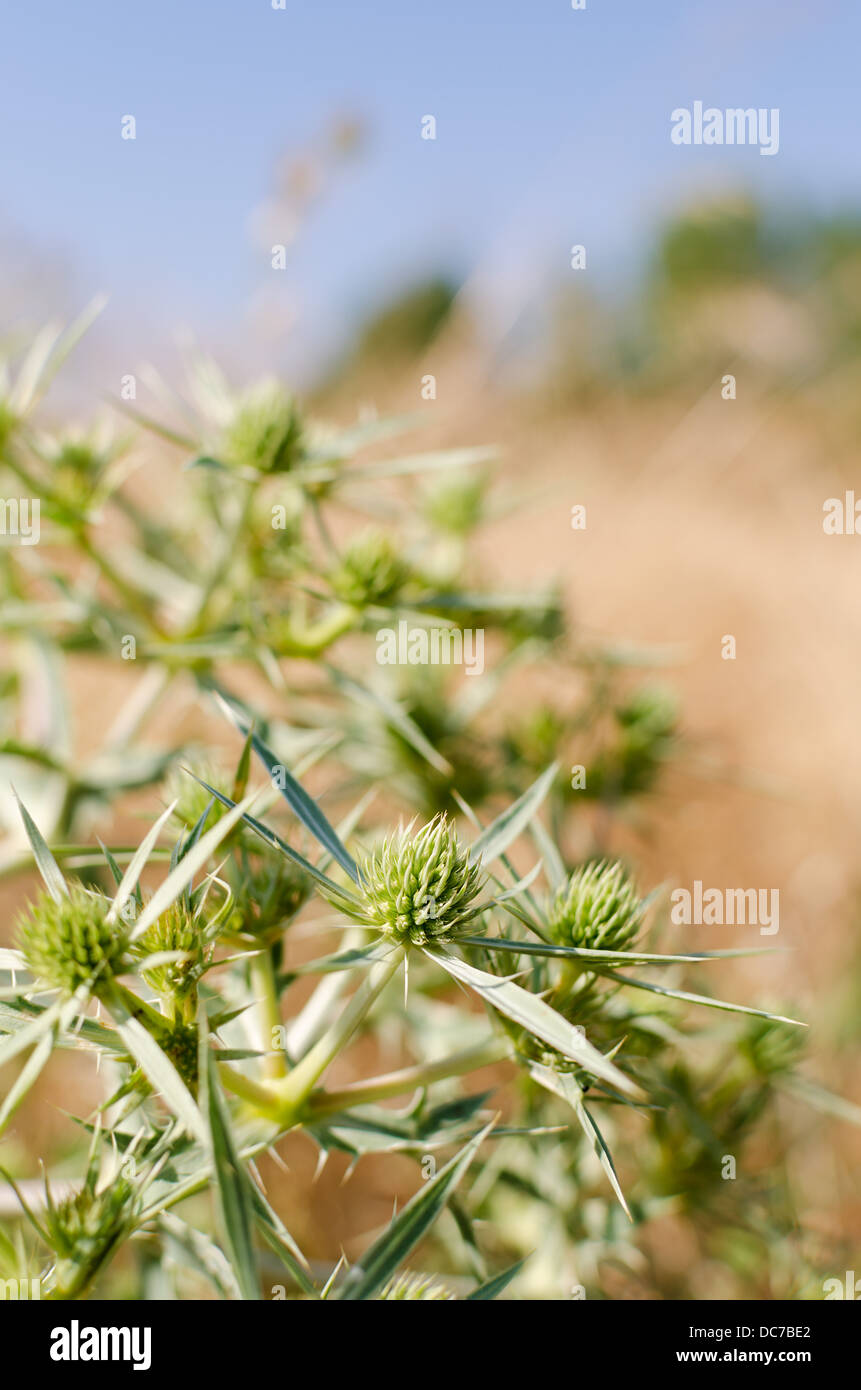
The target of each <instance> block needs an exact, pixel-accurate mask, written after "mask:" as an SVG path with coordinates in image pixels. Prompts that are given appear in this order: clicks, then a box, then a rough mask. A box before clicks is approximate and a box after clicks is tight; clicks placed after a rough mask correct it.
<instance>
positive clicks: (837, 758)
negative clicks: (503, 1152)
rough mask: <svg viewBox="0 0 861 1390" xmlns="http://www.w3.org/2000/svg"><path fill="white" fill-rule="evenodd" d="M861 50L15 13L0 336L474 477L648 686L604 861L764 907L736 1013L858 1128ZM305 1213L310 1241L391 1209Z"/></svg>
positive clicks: (773, 22) (489, 530)
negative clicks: (446, 449) (59, 327)
mask: <svg viewBox="0 0 861 1390" xmlns="http://www.w3.org/2000/svg"><path fill="white" fill-rule="evenodd" d="M859 41H861V12H859V10H858V8H857V7H856V6H854V5H852V4H851V3H848V2H847V3H842V4H841V3H837V2H836V0H821V3H819V4H817V5H815V6H813V5H809V4H806V3H794V0H781V3H778V0H774V2H773V3H772V2H771V0H756V3H751V0H728V3H724V4H722V5H720V6H711V5H705V4H690V3H683V2H682V0H662V3H660V4H657V5H648V4H645V5H644V4H641V3H635V0H618V2H617V3H612V4H611V3H604V0H587V4H586V7H585V9H582V10H574V9H573V8H572V6H571V4H570V3H569V0H537V3H529V4H527V3H517V0H492V2H491V0H472V3H470V4H469V5H462V4H457V3H455V0H435V3H434V4H432V5H423V4H420V3H414V4H412V5H408V6H407V5H403V4H399V3H396V2H395V0H375V3H374V4H373V5H372V6H357V5H354V4H348V3H334V0H320V3H318V4H316V5H314V6H303V5H299V4H297V3H294V0H285V4H284V8H283V9H275V8H273V7H272V5H271V4H270V3H269V0H254V3H247V0H245V2H244V3H239V0H233V3H229V2H228V0H207V3H202V2H201V0H187V3H185V4H183V5H180V6H177V5H175V4H171V3H168V2H167V0H152V3H150V4H148V5H147V6H145V7H131V6H124V7H120V8H117V6H116V5H115V4H109V3H108V0H103V2H102V0H88V3H87V4H86V5H85V6H77V7H71V6H68V5H65V4H61V3H59V0H44V3H42V4H40V5H39V6H37V7H31V8H30V9H26V8H21V9H20V10H19V11H18V13H17V14H16V15H15V18H14V23H9V24H8V25H7V26H6V31H5V34H4V43H3V52H2V55H0V120H2V128H3V131H4V139H3V150H2V156H0V158H2V170H3V178H2V180H0V317H2V333H3V336H4V338H5V339H6V340H7V341H8V342H12V343H14V342H15V341H16V340H18V339H19V338H21V339H24V338H26V337H27V336H28V335H29V334H30V333H31V332H32V331H33V329H34V328H35V327H37V326H38V325H39V324H40V323H42V322H43V321H44V320H45V319H46V318H47V317H50V316H55V315H56V316H60V317H70V316H71V315H73V314H74V313H75V312H77V311H78V310H79V309H80V307H81V306H82V304H83V303H85V302H86V301H87V300H89V299H90V298H91V297H92V296H93V294H94V293H96V292H103V293H104V294H106V295H107V297H108V303H107V307H106V309H105V311H104V313H103V314H102V315H101V317H100V319H99V320H98V322H97V323H96V325H95V327H94V328H93V330H92V332H91V333H90V334H89V335H88V337H87V339H86V340H85V342H84V343H83V344H82V346H81V348H80V350H79V351H78V352H77V353H76V355H75V356H74V357H73V358H72V359H71V361H70V363H69V365H68V367H67V369H66V370H65V371H64V373H63V374H62V376H61V378H60V379H59V380H58V382H57V385H56V387H55V389H54V390H53V391H52V394H51V396H50V397H49V399H48V406H49V410H50V409H54V410H55V411H56V413H57V415H58V417H60V416H62V417H64V418H68V417H69V415H70V413H71V414H72V415H74V414H75V412H77V411H80V412H81V415H82V416H84V415H86V414H87V413H88V412H89V411H90V410H91V409H92V407H94V406H97V405H98V404H99V403H100V402H102V401H103V400H104V399H105V398H106V397H112V396H113V397H115V396H116V395H117V394H118V392H119V389H120V381H121V378H122V377H123V375H124V374H127V373H134V374H136V375H137V376H138V378H139V381H140V383H142V385H141V387H140V389H139V399H138V404H139V405H140V408H141V409H142V410H147V409H148V408H149V405H148V401H147V396H146V381H147V369H146V364H147V363H155V364H156V365H157V367H158V370H159V371H160V372H161V373H162V374H163V375H165V376H168V377H169V376H170V374H171V372H172V370H173V369H174V366H175V364H176V363H178V362H179V360H180V358H181V355H182V352H183V350H184V348H185V347H186V346H187V343H188V341H189V339H193V340H194V341H195V342H196V343H197V344H199V345H200V346H201V347H203V348H204V349H206V350H207V351H210V352H212V354H213V355H214V356H215V357H216V358H217V359H218V360H219V362H220V363H221V365H222V366H223V367H224V368H225V369H226V371H227V373H228V375H230V376H231V377H232V378H233V380H235V381H236V382H238V383H240V384H241V383H242V382H244V381H246V380H248V381H250V380H252V379H253V378H254V377H255V376H257V375H259V374H260V372H261V371H267V372H274V373H277V374H278V375H279V376H281V377H282V378H283V379H285V380H287V381H289V382H290V383H291V384H292V385H294V386H295V387H296V388H297V389H298V390H300V391H301V392H302V393H303V395H304V397H305V398H306V400H308V401H309V402H310V403H311V404H312V405H313V406H314V407H315V408H317V409H319V410H320V411H323V412H324V413H326V414H328V415H330V416H332V417H333V418H335V419H348V418H352V416H354V415H355V411H356V408H357V405H362V404H363V403H367V404H369V405H371V404H372V405H373V406H374V407H375V408H378V409H380V410H381V411H382V410H393V409H395V410H400V409H407V410H412V409H417V410H421V411H423V412H424V413H425V416H426V428H425V430H424V431H423V443H424V444H426V445H427V446H428V447H431V446H432V445H433V444H435V443H436V442H440V443H446V444H448V443H458V444H460V443H464V444H472V443H475V444H481V443H487V442H491V443H497V442H498V443H500V444H501V445H502V446H503V455H502V464H501V470H500V471H501V478H502V481H503V483H504V484H506V485H507V486H508V489H509V496H510V498H511V499H513V505H510V506H509V507H508V508H507V509H504V512H503V514H502V515H500V516H499V517H498V518H497V519H496V520H493V521H492V522H491V524H490V525H489V526H488V527H486V528H485V530H484V531H483V532H482V537H481V541H480V544H481V546H482V556H481V560H482V563H483V564H484V566H485V569H486V570H487V571H489V572H490V573H491V574H496V575H497V576H498V577H500V578H504V579H505V581H506V584H507V585H508V586H509V587H512V588H516V587H517V586H519V585H522V584H525V583H529V584H536V585H546V584H547V583H548V582H550V581H554V580H555V581H557V582H558V583H559V584H560V585H561V586H562V588H563V589H564V591H565V593H566V595H567V597H568V598H569V599H570V603H571V606H572V609H573V612H574V615H575V618H576V620H577V621H578V623H579V625H580V628H581V630H582V631H584V632H585V633H586V634H587V635H593V636H595V637H598V636H600V637H601V638H602V639H609V640H613V641H619V642H630V643H635V644H644V645H649V644H654V645H656V646H658V647H664V648H666V649H667V651H668V652H671V654H672V660H671V665H670V667H669V668H668V669H667V670H666V671H664V672H663V673H662V679H664V680H666V681H668V682H669V683H670V684H671V685H672V686H673V687H674V688H675V690H676V691H677V692H678V695H679V698H680V704H681V708H682V710H683V723H684V728H685V734H686V754H685V756H684V757H683V758H681V759H679V760H678V762H677V763H676V764H675V765H674V766H673V767H672V769H671V770H670V772H669V774H668V775H667V777H666V778H665V780H664V781H663V783H662V784H661V787H660V789H659V790H658V791H657V792H656V793H655V795H654V796H653V798H652V804H651V805H650V808H649V818H648V824H647V826H641V827H637V826H635V827H633V831H632V833H634V834H635V836H636V839H637V850H636V852H637V856H638V859H639V862H640V863H642V864H643V865H644V877H645V879H646V880H647V881H648V882H649V883H655V882H658V881H661V880H664V879H666V880H669V881H672V882H676V883H680V884H682V885H687V886H689V885H690V884H691V883H692V881H693V880H694V879H700V880H702V881H703V882H704V883H706V884H707V885H711V884H714V885H716V886H729V885H738V886H754V885H755V886H758V887H768V888H778V889H779V891H780V904H781V910H780V935H779V937H778V938H777V944H780V945H782V946H787V947H792V948H793V950H792V953H791V954H787V955H786V956H783V957H780V958H779V959H778V960H777V963H776V964H772V965H770V966H769V971H770V973H769V974H768V975H767V976H765V975H764V974H763V967H762V965H761V964H751V965H749V966H748V965H744V964H742V965H739V966H737V967H735V970H736V978H737V990H738V989H740V988H742V987H744V986H745V985H746V986H748V987H750V986H753V987H754V988H755V989H760V990H761V988H762V982H763V980H766V982H767V988H768V989H769V990H773V992H774V995H775V997H781V998H793V999H794V1000H796V1001H797V1004H796V1007H797V1008H799V1009H801V1010H802V1011H803V1016H804V1017H807V1018H809V1019H810V1020H811V1024H812V1025H813V1026H812V1030H811V1049H810V1056H811V1059H812V1069H813V1074H816V1075H818V1077H819V1079H820V1080H821V1081H822V1082H823V1083H824V1084H827V1085H828V1086H829V1087H830V1088H831V1089H833V1090H835V1091H839V1092H840V1093H842V1094H843V1095H845V1096H847V1097H849V1098H850V1099H853V1100H854V1101H855V1102H861V1089H859V1085H858V1081H857V1065H856V1062H857V1054H858V1043H859V1040H861V1022H859V1011H858V1003H859V1000H861V945H859V935H858V925H859V916H861V914H859V906H861V898H859V888H861V882H859V879H861V876H859V873H858V870H857V868H856V863H857V844H858V840H859V829H861V824H859V822H861V791H859V788H861V741H860V740H859V738H858V735H857V706H858V695H859V689H858V685H859V682H858V659H857V652H858V650H859V646H861V588H859V565H861V559H859V548H861V540H858V539H857V538H856V537H854V536H851V535H844V536H832V535H826V534H825V532H824V531H823V526H822V521H823V503H824V502H825V501H826V499H828V498H831V497H842V496H843V494H844V491H845V490H846V489H851V488H853V487H855V486H857V479H858V472H857V466H856V451H857V446H856V440H857V434H858V424H859V413H861V404H859V401H861V393H859V386H861V197H859V188H858V158H857V150H858V137H859V121H858V106H857V102H858V98H857V55H858V51H859ZM697 100H701V101H702V102H703V103H704V105H706V106H709V105H712V106H715V107H718V108H721V109H725V108H728V107H745V108H746V107H755V108H767V109H769V110H771V109H773V108H777V109H778V110H779V113H780V115H779V121H780V125H779V130H780V145H779V150H778V152H777V153H776V154H775V155H773V156H768V157H766V156H763V155H762V154H761V153H760V151H759V149H758V148H757V147H756V146H744V147H739V146H735V147H729V146H710V147H707V146H693V145H692V146H689V147H679V146H676V145H674V144H673V143H672V142H671V140H670V129H671V120H670V117H671V112H672V111H673V110H674V109H676V108H680V107H689V108H690V107H692V105H693V103H694V102H695V101H697ZM128 117H133V118H134V135H135V138H134V139H124V138H123V133H122V132H123V129H126V131H128V129H129V126H128V121H127V118H128ZM428 118H432V120H433V123H435V125H434V124H433V123H431V124H429V123H428ZM124 123H125V124H124ZM423 131H424V132H425V134H427V133H428V131H433V132H434V135H435V138H432V139H430V138H423ZM575 245H576V246H581V247H583V248H585V266H584V267H583V268H581V269H573V268H572V265H571V254H572V247H573V246H575ZM273 248H283V253H284V254H283V269H282V268H274V267H273V254H274V251H273ZM275 258H276V260H278V259H279V257H278V256H277V255H276V257H275ZM279 263H280V262H279ZM727 376H732V377H733V378H734V381H735V396H734V398H732V397H730V398H727V397H726V391H725V378H726V377H727ZM430 377H432V378H433V383H434V384H433V389H432V393H431V392H429V391H428V386H427V383H428V379H429V378H430ZM859 495H861V490H859ZM576 505H582V506H584V507H585V508H586V516H587V525H586V528H585V530H572V527H571V509H572V507H574V506H576ZM728 634H729V635H732V636H733V637H735V639H736V644H737V656H736V659H735V660H732V661H727V660H723V659H722V656H721V647H722V641H723V639H724V637H725V636H726V635H728ZM80 696H81V702H82V708H83V707H86V708H87V709H89V711H90V712H91V713H92V710H93V708H94V704H93V701H94V700H97V699H98V698H99V692H98V690H94V689H93V686H92V683H90V685H88V684H87V679H86V674H85V673H84V674H83V675H82V676H81V686H80ZM688 930H689V931H690V933H691V943H690V944H691V947H692V948H696V947H701V946H702V947H705V948H707V949H716V948H719V947H722V946H734V945H743V944H749V943H748V941H747V940H746V938H745V931H744V929H739V928H732V927H724V928H709V927H692V928H689V929H688ZM802 1119H803V1117H802ZM802 1128H803V1125H801V1126H800V1129H799V1133H798V1134H797V1135H796V1140H797V1143H796V1147H795V1150H794V1152H795V1154H796V1155H797V1162H796V1170H795V1178H796V1180H797V1184H798V1193H797V1196H798V1201H799V1204H800V1206H801V1207H802V1208H803V1209H804V1212H805V1220H806V1222H807V1223H808V1224H809V1226H810V1227H811V1228H812V1229H813V1230H815V1231H816V1232H817V1233H818V1235H819V1236H820V1237H821V1239H822V1241H823V1242H824V1244H825V1246H826V1248H830V1249H833V1250H834V1252H835V1268H834V1272H835V1274H837V1275H838V1276H840V1275H842V1271H843V1269H844V1267H846V1268H853V1265H852V1263H851V1260H852V1258H853V1252H854V1254H855V1257H856V1260H857V1257H858V1256H859V1255H861V1247H859V1237H861V1189H859V1186H858V1183H857V1179H853V1177H852V1176H851V1175H852V1173H853V1171H855V1170H857V1162H858V1158H859V1147H861V1146H859V1143H858V1138H857V1130H852V1129H851V1128H849V1127H847V1126H843V1125H840V1124H839V1123H838V1122H837V1121H829V1120H821V1121H818V1122H817V1125H816V1126H815V1127H814V1128H813V1129H812V1130H811V1131H810V1132H808V1133H805V1134H802V1133H801V1129H802ZM299 1162H300V1169H301V1159H300V1160H299ZM305 1176H306V1177H309V1175H308V1174H306V1175H305ZM309 1190H310V1189H309ZM314 1193H315V1195H313V1196H311V1197H308V1199H307V1201H308V1202H310V1203H312V1204H313V1203H319V1210H318V1211H317V1214H316V1217H314V1215H313V1211H312V1210H311V1208H307V1207H306V1215H307V1221H308V1224H309V1227H310V1228H311V1229H312V1231H313V1230H314V1229H317V1228H316V1227H315V1225H314V1222H315V1220H316V1221H317V1222H318V1224H319V1223H320V1222H322V1224H323V1225H324V1226H325V1224H326V1221H327V1220H329V1219H331V1220H332V1224H333V1227H335V1226H337V1224H338V1222H339V1221H343V1220H344V1219H345V1218H346V1217H347V1215H348V1214H349V1218H350V1220H353V1221H354V1222H355V1223H356V1230H357V1231H361V1230H363V1229H367V1228H368V1227H369V1226H370V1225H372V1224H373V1220H374V1219H377V1218H379V1219H382V1211H383V1209H384V1208H385V1207H387V1206H390V1192H389V1190H388V1189H382V1190H381V1191H380V1192H376V1193H375V1192H373V1191H372V1192H371V1193H370V1195H369V1202H375V1203H376V1205H375V1206H371V1207H369V1209H368V1213H366V1214H365V1215H363V1214H362V1213H361V1212H360V1213H359V1215H358V1216H357V1215H356V1211H355V1207H354V1206H353V1205H352V1204H350V1205H349V1207H347V1206H346V1205H345V1206H344V1207H343V1208H342V1209H340V1208H338V1206H337V1203H338V1201H339V1200H340V1198H339V1197H338V1195H337V1194H338V1188H337V1184H336V1180H335V1179H333V1180H332V1182H331V1183H328V1182H327V1181H326V1180H324V1181H323V1183H322V1184H321V1185H318V1187H317V1188H315V1189H314ZM835 1197H836V1199H835ZM308 1213H310V1214H308ZM324 1213H325V1215H324ZM297 1219H298V1218H297ZM297 1234H299V1235H300V1237H301V1236H302V1235H303V1234H306V1233H305V1232H303V1231H301V1230H297ZM341 1235H342V1236H343V1231H341ZM309 1238H310V1239H312V1241H313V1239H314V1237H313V1235H312V1236H311V1237H309ZM317 1239H319V1240H320V1241H321V1242H322V1243H323V1244H325V1237H323V1236H318V1237H317ZM838 1252H839V1253H838ZM665 1258H666V1260H667V1261H669V1263H670V1265H671V1264H672V1260H673V1258H677V1259H678V1261H679V1262H681V1263H683V1262H684V1259H685V1251H684V1248H683V1247H680V1248H679V1250H678V1252H677V1253H676V1254H675V1255H674V1254H673V1252H672V1251H671V1250H670V1249H669V1248H668V1249H667V1250H666V1251H665ZM844 1259H845V1260H848V1261H849V1263H848V1264H846V1265H844ZM854 1267H856V1268H859V1272H861V1266H859V1265H857V1263H856V1265H855V1266H854ZM693 1287H694V1288H695V1287H696V1284H695V1281H694V1285H693ZM704 1287H705V1286H704ZM713 1287H714V1286H713V1285H711V1286H709V1288H713ZM717 1296H721V1294H720V1292H719V1293H718V1295H717Z"/></svg>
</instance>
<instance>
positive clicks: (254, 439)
mask: <svg viewBox="0 0 861 1390" xmlns="http://www.w3.org/2000/svg"><path fill="white" fill-rule="evenodd" d="M221 449H222V453H223V454H224V457H225V461H226V462H227V463H230V464H232V465H233V466H234V467H236V468H253V469H254V470H255V471H256V472H259V473H287V472H288V471H289V470H290V469H291V468H292V467H293V466H294V464H295V463H297V462H298V460H299V458H300V456H301V453H302V422H301V419H300V417H299V414H298V411H297V409H296V403H295V401H294V400H293V397H292V396H291V395H290V394H289V392H287V391H285V390H284V388H283V387H282V386H280V385H279V383H278V382H276V381H264V382H261V383H260V384H259V385H257V386H254V387H252V388H251V389H250V390H249V391H247V392H246V393H245V395H244V396H243V397H242V399H241V400H240V402H239V405H238V406H237V409H236V413H235V414H234V416H233V419H232V420H231V422H230V424H229V425H228V427H227V429H226V431H225V435H224V440H223V443H222V446H221Z"/></svg>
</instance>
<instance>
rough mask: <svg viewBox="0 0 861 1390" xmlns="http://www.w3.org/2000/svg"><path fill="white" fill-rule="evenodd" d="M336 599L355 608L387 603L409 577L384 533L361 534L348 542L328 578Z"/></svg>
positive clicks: (389, 539)
mask: <svg viewBox="0 0 861 1390" xmlns="http://www.w3.org/2000/svg"><path fill="white" fill-rule="evenodd" d="M329 578H330V583H331V585H332V588H333V590H334V592H335V593H336V594H337V596H338V598H340V599H342V600H343V602H344V603H350V604H353V605H354V606H355V607H357V608H361V607H364V606H365V605H366V604H371V603H391V601H392V600H393V599H395V598H397V596H398V594H399V593H400V591H401V589H402V588H403V587H404V584H405V583H406V581H407V579H408V578H409V568H408V566H407V564H406V562H405V561H404V559H403V558H402V556H401V555H400V554H399V553H398V551H397V549H396V547H395V545H394V543H393V541H392V540H391V538H390V537H389V536H387V535H386V533H385V531H377V530H370V531H363V532H362V533H361V535H358V536H356V537H354V539H353V540H352V541H350V543H349V545H348V546H347V548H346V550H345V551H344V553H343V555H342V556H341V560H340V563H339V564H338V565H337V567H336V568H335V569H334V570H333V571H332V573H331V575H330V576H329Z"/></svg>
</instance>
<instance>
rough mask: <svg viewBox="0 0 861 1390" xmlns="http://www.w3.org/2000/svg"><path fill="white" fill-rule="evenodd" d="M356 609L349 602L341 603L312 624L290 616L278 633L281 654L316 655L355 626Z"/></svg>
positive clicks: (278, 650) (278, 645)
mask: <svg viewBox="0 0 861 1390" xmlns="http://www.w3.org/2000/svg"><path fill="white" fill-rule="evenodd" d="M355 622H356V610H355V608H352V607H351V606H350V605H349V604H343V605H340V606H339V607H338V608H335V609H333V611H332V612H331V613H330V614H329V615H328V616H327V617H323V618H320V619H319V620H318V621H317V622H316V623H311V624H310V625H308V624H306V623H304V622H299V621H298V620H297V619H295V618H290V619H289V621H288V622H287V624H286V627H285V629H284V630H283V631H282V632H281V633H280V634H279V635H278V643H277V654H278V655H279V656H297V657H299V656H304V657H315V656H319V655H320V653H321V652H324V651H325V650H326V648H327V647H330V646H331V645H332V643H333V642H334V641H335V640H336V639H337V638H338V637H343V635H344V633H345V632H349V631H350V629H351V628H352V627H353V626H355Z"/></svg>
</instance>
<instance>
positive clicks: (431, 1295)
mask: <svg viewBox="0 0 861 1390" xmlns="http://www.w3.org/2000/svg"><path fill="white" fill-rule="evenodd" d="M380 1299H381V1301H382V1300H385V1301H387V1302H406V1301H410V1302H412V1301H415V1300H418V1301H420V1302H422V1303H451V1302H452V1301H453V1300H454V1299H455V1294H453V1293H452V1292H451V1290H450V1289H447V1288H446V1286H445V1284H442V1283H440V1281H439V1280H438V1279H432V1278H430V1277H429V1276H428V1275H426V1274H398V1275H396V1276H395V1278H394V1279H390V1280H389V1282H388V1284H386V1287H385V1288H384V1289H383V1291H382V1293H381V1294H380Z"/></svg>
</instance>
